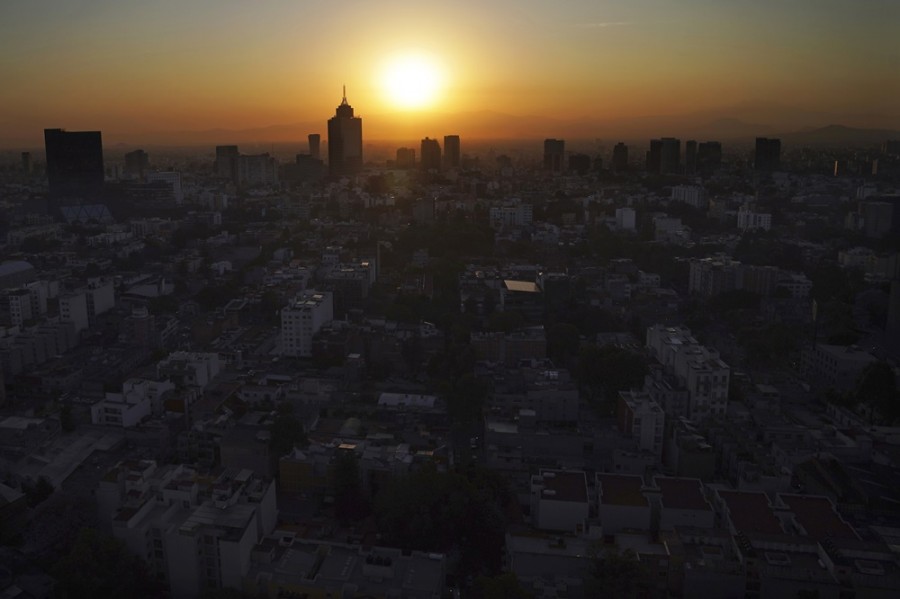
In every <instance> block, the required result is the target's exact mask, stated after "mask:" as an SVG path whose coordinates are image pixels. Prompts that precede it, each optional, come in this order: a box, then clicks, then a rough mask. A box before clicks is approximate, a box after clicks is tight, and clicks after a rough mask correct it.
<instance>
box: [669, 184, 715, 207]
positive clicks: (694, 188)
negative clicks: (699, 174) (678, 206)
mask: <svg viewBox="0 0 900 599" xmlns="http://www.w3.org/2000/svg"><path fill="white" fill-rule="evenodd" d="M669 199H671V200H672V201H673V202H684V203H685V204H687V205H688V206H693V207H694V208H699V209H701V210H702V209H705V208H706V206H707V201H706V191H705V190H704V189H703V188H702V187H700V186H699V185H676V186H675V187H673V188H672V195H671V196H670V198H669Z"/></svg>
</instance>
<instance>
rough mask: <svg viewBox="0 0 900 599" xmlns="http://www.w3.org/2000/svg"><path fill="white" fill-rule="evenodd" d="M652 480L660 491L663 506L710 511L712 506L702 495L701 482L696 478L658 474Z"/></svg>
mask: <svg viewBox="0 0 900 599" xmlns="http://www.w3.org/2000/svg"><path fill="white" fill-rule="evenodd" d="M654 482H655V483H656V486H657V487H659V489H660V491H661V492H662V506H663V507H664V508H673V509H678V510H703V511H707V512H711V511H712V506H711V505H710V504H709V502H708V501H707V500H706V497H704V496H703V483H701V482H700V481H699V480H697V479H696V478H668V477H665V476H658V477H656V478H655V479H654Z"/></svg>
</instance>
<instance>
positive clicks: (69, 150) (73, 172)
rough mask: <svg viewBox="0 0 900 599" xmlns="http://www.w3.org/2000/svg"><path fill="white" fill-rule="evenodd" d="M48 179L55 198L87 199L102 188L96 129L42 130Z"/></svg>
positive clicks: (97, 193)
mask: <svg viewBox="0 0 900 599" xmlns="http://www.w3.org/2000/svg"><path fill="white" fill-rule="evenodd" d="M44 149H45V150H46V152H47V180H48V181H49V183H50V195H51V196H53V197H55V198H64V197H68V198H82V199H84V198H88V197H90V196H96V195H99V194H100V193H102V191H103V142H102V141H101V139H100V132H99V131H65V130H63V129H44Z"/></svg>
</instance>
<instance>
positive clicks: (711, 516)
mask: <svg viewBox="0 0 900 599" xmlns="http://www.w3.org/2000/svg"><path fill="white" fill-rule="evenodd" d="M676 526H697V527H700V528H712V527H713V526H715V513H714V512H713V511H712V509H708V510H689V509H676V508H670V507H665V506H663V507H662V508H661V509H660V518H659V527H660V528H661V529H663V530H671V529H673V528H675V527H676Z"/></svg>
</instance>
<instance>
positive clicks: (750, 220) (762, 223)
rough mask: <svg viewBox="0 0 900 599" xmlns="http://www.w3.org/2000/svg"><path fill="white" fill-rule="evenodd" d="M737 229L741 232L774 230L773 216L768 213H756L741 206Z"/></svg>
mask: <svg viewBox="0 0 900 599" xmlns="http://www.w3.org/2000/svg"><path fill="white" fill-rule="evenodd" d="M737 228H738V229H740V230H741V231H754V230H756V229H762V230H763V231H768V230H769V229H771V228H772V215H771V214H769V213H768V212H755V211H753V210H751V209H750V208H749V207H747V206H741V207H740V209H739V210H738V213H737Z"/></svg>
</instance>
